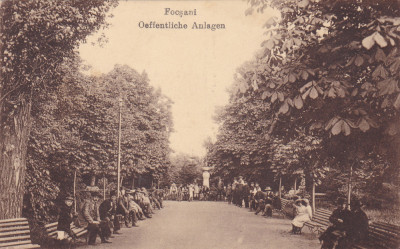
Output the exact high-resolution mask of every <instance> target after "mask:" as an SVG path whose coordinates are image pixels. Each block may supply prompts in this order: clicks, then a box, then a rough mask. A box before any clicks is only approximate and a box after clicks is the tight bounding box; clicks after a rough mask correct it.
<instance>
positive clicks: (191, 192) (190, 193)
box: [189, 184, 194, 201]
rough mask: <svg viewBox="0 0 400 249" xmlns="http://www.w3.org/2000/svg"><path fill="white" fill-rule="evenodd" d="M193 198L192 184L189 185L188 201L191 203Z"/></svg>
mask: <svg viewBox="0 0 400 249" xmlns="http://www.w3.org/2000/svg"><path fill="white" fill-rule="evenodd" d="M193 196H194V186H193V184H190V185H189V201H193Z"/></svg>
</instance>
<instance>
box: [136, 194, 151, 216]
mask: <svg viewBox="0 0 400 249" xmlns="http://www.w3.org/2000/svg"><path fill="white" fill-rule="evenodd" d="M143 189H144V188H142V189H141V191H140V192H139V193H138V199H139V205H140V207H141V208H142V210H143V213H144V215H145V216H146V217H147V218H151V213H152V209H151V203H150V199H149V197H148V196H146V192H145V191H144V190H145V189H144V190H143Z"/></svg>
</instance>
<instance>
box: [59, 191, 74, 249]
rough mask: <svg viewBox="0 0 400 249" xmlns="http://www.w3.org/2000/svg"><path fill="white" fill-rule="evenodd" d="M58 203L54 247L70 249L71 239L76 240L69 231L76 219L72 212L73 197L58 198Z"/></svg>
mask: <svg viewBox="0 0 400 249" xmlns="http://www.w3.org/2000/svg"><path fill="white" fill-rule="evenodd" d="M60 201H61V203H60V206H59V210H58V224H57V238H56V245H57V248H70V246H71V243H72V239H76V235H75V234H74V233H73V232H72V230H71V223H72V221H73V219H74V218H75V217H76V214H75V213H73V211H72V205H73V203H74V197H72V196H70V195H65V196H62V197H61V198H60Z"/></svg>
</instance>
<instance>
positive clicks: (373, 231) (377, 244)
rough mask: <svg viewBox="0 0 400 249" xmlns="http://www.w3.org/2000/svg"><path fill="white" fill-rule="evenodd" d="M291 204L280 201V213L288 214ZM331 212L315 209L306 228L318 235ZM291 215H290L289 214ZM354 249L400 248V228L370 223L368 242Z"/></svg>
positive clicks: (325, 225) (327, 222)
mask: <svg viewBox="0 0 400 249" xmlns="http://www.w3.org/2000/svg"><path fill="white" fill-rule="evenodd" d="M292 204H293V201H290V200H286V199H281V206H282V208H281V210H280V212H285V213H286V214H287V213H288V212H287V211H286V210H287V209H288V207H290V206H291V205H292ZM331 214H332V212H331V211H330V210H327V209H323V208H321V209H317V210H316V211H315V212H314V215H313V218H312V220H311V221H310V222H306V223H305V224H304V226H306V227H307V228H308V229H309V230H310V231H311V232H313V233H317V234H320V233H322V232H323V231H325V230H326V228H327V227H328V226H329V225H330V222H329V217H330V216H331ZM290 215H292V214H290ZM354 248H356V249H367V248H380V249H397V248H400V226H396V225H391V224H387V223H383V222H372V223H370V224H369V228H368V241H365V242H364V243H363V244H360V245H354Z"/></svg>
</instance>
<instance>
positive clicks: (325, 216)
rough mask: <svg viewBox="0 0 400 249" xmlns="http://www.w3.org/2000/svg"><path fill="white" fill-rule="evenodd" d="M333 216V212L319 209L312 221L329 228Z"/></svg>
mask: <svg viewBox="0 0 400 249" xmlns="http://www.w3.org/2000/svg"><path fill="white" fill-rule="evenodd" d="M331 214H332V211H330V210H327V209H323V208H320V209H317V210H315V212H314V214H313V217H312V221H314V222H316V223H318V224H321V225H324V226H329V224H330V222H329V217H330V216H331Z"/></svg>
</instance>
